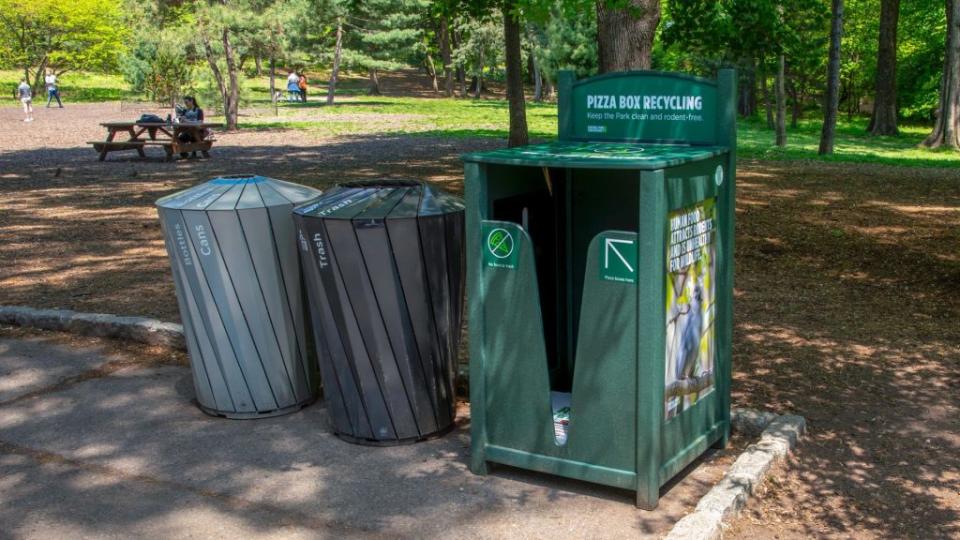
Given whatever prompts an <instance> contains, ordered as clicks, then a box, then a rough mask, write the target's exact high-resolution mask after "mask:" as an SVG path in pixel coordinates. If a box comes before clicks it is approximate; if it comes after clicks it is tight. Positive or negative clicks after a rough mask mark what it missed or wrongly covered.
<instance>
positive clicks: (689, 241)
mask: <svg viewBox="0 0 960 540" xmlns="http://www.w3.org/2000/svg"><path fill="white" fill-rule="evenodd" d="M716 228H717V221H716V199H714V198H710V199H705V200H703V201H700V202H699V203H697V204H695V205H693V206H689V207H687V208H682V209H679V210H676V211H673V212H670V214H669V216H668V218H667V232H668V237H667V283H666V285H667V287H666V288H667V302H666V307H667V309H666V312H667V313H666V315H667V318H666V324H667V333H666V334H667V335H666V338H667V347H666V350H667V355H666V363H665V365H666V371H665V380H664V385H665V386H664V415H665V418H666V419H668V420H669V419H670V418H673V417H675V416H677V415H679V414H680V413H682V412H683V411H684V410H686V409H688V408H690V407H692V406H693V405H694V404H695V403H696V402H697V401H698V400H700V399H702V398H703V397H704V396H706V395H707V394H709V393H710V392H712V391H713V389H714V379H715V374H714V355H715V352H714V351H715V338H714V336H715V324H714V322H715V313H716V309H715V306H716V296H715V294H714V291H715V286H714V283H715V278H716Z"/></svg>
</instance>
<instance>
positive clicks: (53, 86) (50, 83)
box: [43, 71, 63, 109]
mask: <svg viewBox="0 0 960 540" xmlns="http://www.w3.org/2000/svg"><path fill="white" fill-rule="evenodd" d="M43 81H44V82H45V83H46V84H47V108H48V109H49V108H50V102H51V101H53V99H54V98H56V99H57V105H59V106H60V108H61V109H62V108H63V102H62V101H60V88H58V87H57V76H56V75H54V74H53V72H52V71H48V72H47V76H46V77H44V79H43Z"/></svg>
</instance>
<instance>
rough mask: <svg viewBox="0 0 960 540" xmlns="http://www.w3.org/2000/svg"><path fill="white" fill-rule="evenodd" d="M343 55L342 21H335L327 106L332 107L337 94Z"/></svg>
mask: <svg viewBox="0 0 960 540" xmlns="http://www.w3.org/2000/svg"><path fill="white" fill-rule="evenodd" d="M342 54H343V21H342V20H341V19H337V43H336V45H334V46H333V67H332V68H331V69H330V82H329V83H327V105H333V98H334V95H335V94H336V93H337V79H338V78H339V77H340V56H341V55H342Z"/></svg>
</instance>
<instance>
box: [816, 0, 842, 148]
mask: <svg viewBox="0 0 960 540" xmlns="http://www.w3.org/2000/svg"><path fill="white" fill-rule="evenodd" d="M831 14H832V15H831V19H832V20H831V23H830V53H829V54H830V56H829V61H828V63H827V94H826V96H825V98H824V100H823V109H824V110H823V130H822V131H821V132H820V149H819V150H818V153H819V154H820V155H824V154H832V153H833V141H834V137H835V135H836V131H837V108H838V106H839V105H840V40H841V37H842V35H843V0H831Z"/></svg>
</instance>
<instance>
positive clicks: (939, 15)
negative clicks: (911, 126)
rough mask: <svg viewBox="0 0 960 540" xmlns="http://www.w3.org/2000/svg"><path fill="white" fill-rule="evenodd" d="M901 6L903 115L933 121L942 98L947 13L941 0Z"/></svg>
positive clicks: (899, 80) (899, 83) (900, 100)
mask: <svg viewBox="0 0 960 540" xmlns="http://www.w3.org/2000/svg"><path fill="white" fill-rule="evenodd" d="M900 6H901V7H900V10H901V11H900V24H899V29H898V35H897V38H898V41H899V46H898V47H897V94H898V95H897V101H898V103H899V105H900V114H901V115H902V116H903V117H905V118H909V119H912V120H917V121H924V122H929V121H932V120H933V113H934V111H935V110H936V108H937V102H938V100H939V91H940V76H941V74H942V72H943V53H944V42H945V41H946V33H947V30H946V29H947V16H946V13H945V12H944V10H943V2H942V1H940V0H910V1H906V2H902V3H901V5H900Z"/></svg>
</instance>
